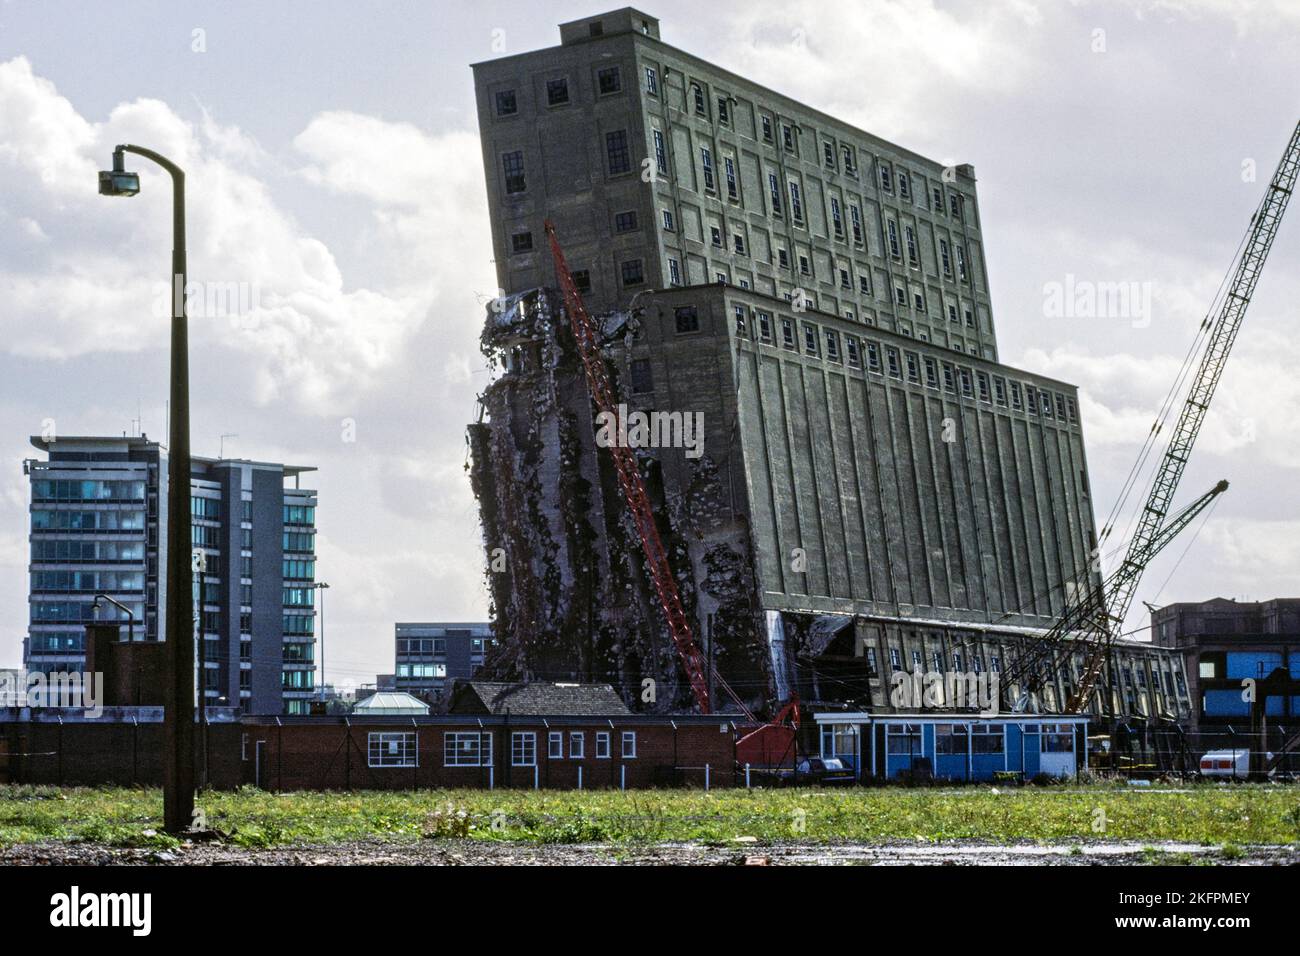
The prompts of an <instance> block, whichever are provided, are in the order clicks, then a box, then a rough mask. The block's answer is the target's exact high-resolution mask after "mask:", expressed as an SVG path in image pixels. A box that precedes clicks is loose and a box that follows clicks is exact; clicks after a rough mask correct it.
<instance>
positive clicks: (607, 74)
mask: <svg viewBox="0 0 1300 956" xmlns="http://www.w3.org/2000/svg"><path fill="white" fill-rule="evenodd" d="M596 87H597V88H598V89H599V90H600V95H601V96H606V95H608V94H610V93H617V92H619V91H620V90H621V89H623V77H622V76H620V75H619V72H618V67H616V66H610V67H606V68H605V69H603V70H598V71H597V72H596Z"/></svg>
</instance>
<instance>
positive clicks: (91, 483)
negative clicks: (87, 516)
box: [32, 478, 145, 501]
mask: <svg viewBox="0 0 1300 956" xmlns="http://www.w3.org/2000/svg"><path fill="white" fill-rule="evenodd" d="M144 492H145V483H144V482H143V481H114V480H108V481H100V480H91V479H87V480H76V479H65V478H40V479H37V480H35V481H33V482H32V500H33V501H143V500H144Z"/></svg>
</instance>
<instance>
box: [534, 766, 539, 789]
mask: <svg viewBox="0 0 1300 956" xmlns="http://www.w3.org/2000/svg"><path fill="white" fill-rule="evenodd" d="M539 773H540V771H539V769H538V766H537V764H533V789H534V790H540V789H541V787H540V786H539V785H538V784H539V782H540V779H541V778H540V776H539Z"/></svg>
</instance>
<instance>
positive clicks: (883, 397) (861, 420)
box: [469, 8, 1187, 717]
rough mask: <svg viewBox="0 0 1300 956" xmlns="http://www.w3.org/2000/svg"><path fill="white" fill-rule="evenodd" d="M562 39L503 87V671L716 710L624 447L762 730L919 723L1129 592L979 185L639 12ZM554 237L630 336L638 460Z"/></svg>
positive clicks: (496, 83)
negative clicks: (1016, 318) (1058, 624)
mask: <svg viewBox="0 0 1300 956" xmlns="http://www.w3.org/2000/svg"><path fill="white" fill-rule="evenodd" d="M560 33H561V41H562V42H561V45H560V46H558V47H555V48H551V49H546V50H541V51H537V52H531V53H524V54H518V55H514V56H507V57H502V58H500V59H494V60H491V61H488V62H485V63H480V64H477V65H475V67H474V73H475V84H476V92H477V98H478V111H479V119H480V130H481V136H482V144H483V157H484V166H485V169H486V172H487V186H488V196H489V207H490V211H491V216H492V229H493V245H494V252H495V256H496V263H497V271H498V277H499V282H500V285H501V288H502V291H503V294H502V295H501V297H500V298H498V299H497V300H495V301H494V302H493V303H492V304H491V307H490V308H489V310H488V315H487V321H486V323H485V328H484V332H483V337H482V346H483V350H484V352H485V354H487V355H488V356H489V357H490V358H491V359H492V360H493V361H494V362H495V363H497V365H498V369H499V373H500V374H499V375H498V376H497V377H496V378H495V380H494V381H493V383H492V384H491V385H490V386H489V387H488V389H487V390H486V392H485V393H484V394H483V396H482V398H481V402H482V416H481V420H480V421H479V422H478V423H476V424H475V425H472V426H471V427H470V432H469V440H470V445H471V454H472V460H473V464H472V481H473V485H474V490H475V493H476V495H477V497H478V500H479V504H480V509H481V514H482V525H483V534H484V541H485V546H486V549H487V557H488V568H489V570H488V580H489V584H490V589H491V593H492V598H493V603H494V608H493V610H494V615H495V620H496V627H497V630H498V634H497V637H498V651H497V654H496V656H495V658H494V659H492V660H490V661H489V662H488V669H489V670H490V671H495V672H496V673H497V674H498V675H499V676H501V677H511V678H519V677H524V676H529V675H531V676H535V677H537V678H541V679H576V680H585V681H591V680H598V681H609V682H611V683H613V684H614V685H615V686H616V687H619V688H620V689H621V690H622V692H623V693H624V695H625V697H626V698H627V699H628V701H629V702H630V703H632V704H633V705H634V706H637V707H639V708H642V709H656V708H657V709H661V710H667V709H674V708H680V707H682V706H684V705H687V704H688V703H689V694H688V692H687V689H686V686H685V682H684V680H683V679H681V677H680V670H679V668H678V665H677V660H676V656H675V653H674V650H673V647H672V643H671V641H670V640H669V637H668V635H667V632H666V628H665V625H664V622H663V619H662V614H661V612H660V610H659V608H658V605H657V602H656V600H655V597H654V592H653V589H652V587H651V585H650V583H649V581H648V580H647V577H646V573H645V570H644V566H643V562H642V559H641V552H640V547H639V543H638V540H637V538H636V536H635V532H634V530H633V526H632V524H631V521H630V519H629V518H628V516H627V512H626V507H625V505H624V503H623V499H622V496H621V494H620V492H619V487H618V484H617V482H616V480H615V476H614V472H613V469H612V467H611V463H610V460H609V456H608V454H607V453H606V452H604V451H603V450H602V449H601V447H600V445H601V444H602V443H605V442H608V441H610V440H620V441H624V440H625V441H627V442H628V443H630V444H633V445H635V446H637V447H638V448H639V449H640V451H639V455H640V458H641V461H642V464H643V469H642V470H643V474H644V475H645V477H646V482H647V486H648V489H649V491H650V494H651V498H652V501H653V503H654V504H655V506H656V508H657V509H658V515H659V528H660V532H661V535H662V537H663V538H664V541H665V543H666V545H667V546H668V548H669V550H670V552H671V555H672V559H673V566H674V569H675V572H676V575H677V579H678V584H679V587H680V589H681V592H682V598H683V602H684V603H685V605H686V608H687V611H688V613H689V614H690V615H691V617H692V621H693V624H694V627H695V633H696V635H697V639H698V640H699V642H700V644H701V647H702V649H703V650H704V653H705V654H706V656H708V657H709V658H711V659H712V660H713V662H714V663H715V664H716V665H717V668H718V670H719V671H720V672H721V673H722V674H723V675H724V677H725V678H726V679H727V681H728V682H729V683H731V684H732V686H733V687H735V688H736V689H737V691H739V692H740V694H741V695H742V696H744V697H745V698H747V700H748V701H749V703H750V704H751V705H752V706H753V707H754V708H755V709H762V708H765V707H767V706H769V705H770V704H771V703H773V702H775V701H780V700H784V699H786V698H788V697H789V696H790V695H791V694H792V693H798V694H799V695H800V696H801V698H802V699H804V700H805V701H812V702H816V703H821V704H823V705H827V706H834V705H844V706H848V705H858V706H871V707H874V708H877V709H881V708H883V709H888V708H889V707H890V706H891V705H892V703H896V702H891V693H890V691H891V683H892V682H891V677H892V676H893V675H894V674H897V673H913V672H918V671H925V672H929V671H937V672H940V673H944V672H951V671H958V672H975V673H985V674H992V673H997V672H999V671H1000V670H1001V669H1002V668H1003V667H1004V666H1005V665H1006V664H1007V663H1008V662H1009V661H1010V660H1011V658H1013V657H1014V656H1015V654H1016V653H1017V648H1018V647H1019V646H1021V644H1022V642H1023V641H1024V640H1026V639H1027V638H1028V637H1030V636H1033V635H1035V634H1038V633H1041V632H1042V631H1043V630H1044V629H1046V628H1047V627H1049V626H1050V625H1051V624H1052V622H1053V621H1054V620H1055V618H1056V617H1057V616H1058V615H1059V614H1060V613H1061V611H1062V609H1063V608H1064V606H1065V602H1066V601H1067V600H1068V599H1069V598H1070V596H1071V595H1072V594H1073V593H1074V592H1075V591H1076V589H1078V588H1079V587H1082V586H1085V585H1086V584H1088V583H1090V582H1093V581H1095V580H1096V575H1097V572H1096V570H1095V568H1094V559H1093V555H1094V550H1095V548H1096V531H1095V525H1094V518H1093V508H1092V503H1091V500H1090V497H1089V485H1088V467H1087V461H1086V458H1085V454H1084V443H1083V434H1082V425H1081V421H1080V413H1079V406H1078V399H1077V395H1076V391H1075V388H1074V386H1072V385H1069V384H1066V383H1064V382H1059V381H1054V380H1052V379H1048V378H1044V377H1043V376H1039V375H1034V374H1031V373H1028V372H1024V371H1021V370H1018V369H1014V368H1011V367H1008V366H1005V365H1002V364H999V362H998V355H997V341H996V337H995V334H994V324H993V313H992V305H991V302H990V298H989V293H988V279H987V274H986V268H985V259H984V243H983V238H982V227H981V220H980V215H979V206H978V202H977V194H976V183H975V175H974V170H973V169H972V168H971V167H970V166H965V165H963V166H956V167H945V166H943V165H941V164H939V163H936V162H934V161H933V160H929V159H926V158H924V157H922V156H918V155H916V154H914V153H911V152H909V151H907V150H906V149H903V148H901V147H898V146H895V145H893V144H891V143H888V142H885V141H883V140H880V139H878V138H876V137H874V136H871V135H870V134H868V133H865V132H863V131H861V130H858V129H855V128H853V127H851V126H849V125H848V124H846V123H843V122H840V121H839V120H836V119H834V118H832V117H829V116H826V115H824V114H821V113H819V112H817V111H816V110H813V109H811V108H809V107H806V106H804V105H802V104H800V103H797V102H795V101H793V100H791V99H789V98H788V97H785V96H782V95H781V94H778V93H775V92H773V91H771V90H769V89H766V88H763V87H760V86H758V85H757V84H755V83H753V82H751V81H749V80H746V79H744V78H742V77H739V76H736V75H734V74H731V73H728V72H726V71H725V70H723V69H721V68H719V67H717V66H715V65H713V64H711V63H709V62H706V61H704V60H701V59H699V58H696V57H693V56H691V55H689V54H687V53H684V52H682V51H680V50H677V49H675V48H673V47H671V46H668V45H666V44H665V43H663V42H662V41H661V40H660V39H659V27H658V22H657V21H656V20H655V19H653V18H652V17H649V16H646V15H645V14H642V13H640V12H639V11H637V10H633V9H630V8H628V9H623V10H619V11H615V12H612V13H608V14H603V15H600V16H596V17H591V18H588V19H585V20H581V21H577V22H574V23H568V24H563V25H561V27H560ZM548 218H549V219H550V220H551V221H553V222H554V224H555V227H556V231H557V235H558V236H559V238H560V240H561V242H562V243H563V244H564V248H565V252H566V256H567V258H568V261H569V265H570V267H571V268H572V270H573V271H574V276H575V280H576V281H577V283H578V285H579V287H580V288H581V289H582V291H583V293H584V299H585V301H586V303H587V307H588V309H589V311H590V312H591V313H592V315H593V316H597V317H598V318H599V319H600V320H601V321H602V322H603V329H604V333H605V355H606V361H607V363H608V364H609V366H610V368H611V371H612V375H613V377H614V379H615V382H616V385H617V388H618V391H619V396H620V400H621V401H622V402H623V403H624V406H623V410H624V412H625V414H624V415H621V416H620V418H621V419H622V420H621V421H619V422H616V423H613V427H612V428H611V427H610V425H611V423H609V422H600V421H597V420H596V417H595V415H594V412H593V409H592V404H591V401H590V397H589V395H588V392H587V388H586V384H585V381H584V379H583V376H582V368H581V364H580V362H579V360H578V356H577V353H576V348H575V346H574V342H573V338H572V335H571V334H570V332H569V329H568V326H567V319H566V318H565V316H564V313H563V309H562V303H561V301H560V299H559V295H558V293H557V292H556V291H555V290H554V286H555V280H554V266H553V263H552V260H551V257H550V255H549V252H548V251H547V249H546V243H545V237H544V233H543V220H544V219H548ZM1117 655H1118V657H1117V661H1118V663H1117V666H1116V667H1114V668H1112V680H1114V681H1117V682H1122V681H1124V680H1128V681H1130V682H1132V683H1133V685H1134V686H1135V687H1136V686H1137V684H1138V681H1139V679H1140V681H1141V687H1142V695H1141V696H1140V698H1139V699H1140V700H1141V701H1142V706H1143V707H1145V708H1146V711H1145V713H1146V714H1148V715H1149V716H1152V717H1157V716H1160V715H1162V714H1163V715H1168V716H1177V715H1178V714H1179V713H1180V712H1185V710H1186V707H1187V700H1186V684H1185V682H1184V681H1183V675H1182V670H1181V667H1180V665H1179V664H1178V662H1177V660H1176V659H1175V658H1174V657H1172V656H1171V655H1169V654H1167V653H1163V652H1161V651H1160V650H1159V649H1156V648H1152V647H1151V646H1150V645H1146V644H1134V643H1123V644H1121V646H1120V647H1119V649H1118V650H1117ZM646 679H651V680H653V681H655V685H654V687H655V693H653V694H652V693H648V692H646V691H645V688H646V686H647V685H646V684H645V683H644V682H645V681H646ZM1069 682H1070V676H1069V675H1062V676H1061V678H1060V680H1059V681H1058V682H1057V684H1056V686H1055V687H1051V686H1049V688H1048V689H1047V690H1046V691H1045V692H1044V695H1043V700H1042V705H1043V706H1044V707H1045V708H1047V709H1052V708H1054V707H1057V706H1059V705H1060V703H1061V702H1063V701H1064V700H1065V698H1066V696H1067V695H1068V690H1069V686H1068V685H1069ZM1122 687H1123V685H1122V683H1121V684H1117V686H1116V700H1120V701H1122V699H1123V698H1124V694H1123V693H1122ZM1121 709H1122V708H1121ZM1135 711H1136V705H1135Z"/></svg>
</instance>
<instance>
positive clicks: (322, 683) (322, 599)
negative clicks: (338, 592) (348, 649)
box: [312, 581, 329, 701]
mask: <svg viewBox="0 0 1300 956" xmlns="http://www.w3.org/2000/svg"><path fill="white" fill-rule="evenodd" d="M312 587H314V588H315V589H316V590H318V591H320V687H318V688H317V691H318V692H319V694H320V699H321V700H322V701H324V700H325V592H326V591H327V590H329V585H328V584H326V583H325V582H324V581H317V582H316V583H315V584H313V585H312Z"/></svg>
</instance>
